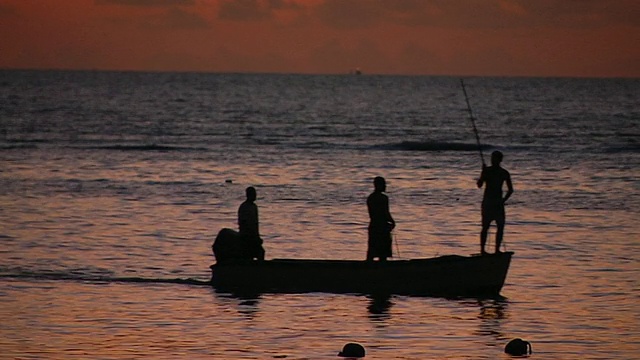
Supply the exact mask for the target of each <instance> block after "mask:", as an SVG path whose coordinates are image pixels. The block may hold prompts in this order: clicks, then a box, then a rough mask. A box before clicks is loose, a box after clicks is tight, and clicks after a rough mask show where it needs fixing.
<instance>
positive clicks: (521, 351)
mask: <svg viewBox="0 0 640 360" xmlns="http://www.w3.org/2000/svg"><path fill="white" fill-rule="evenodd" d="M504 352H505V353H507V354H509V355H514V356H522V355H527V354H531V344H530V343H529V342H528V341H524V340H522V339H520V338H515V339H513V340H511V341H509V343H508V344H507V346H505V347H504Z"/></svg>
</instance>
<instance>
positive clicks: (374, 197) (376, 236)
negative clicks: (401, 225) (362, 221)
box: [367, 176, 396, 261]
mask: <svg viewBox="0 0 640 360" xmlns="http://www.w3.org/2000/svg"><path fill="white" fill-rule="evenodd" d="M373 186H374V191H373V193H371V195H369V197H368V198H367V208H368V209H369V241H368V244H367V245H368V246H367V261H371V260H373V259H374V258H376V257H377V258H378V259H380V261H385V260H387V257H391V256H393V255H392V254H391V230H393V228H395V227H396V222H395V221H394V220H393V217H391V213H390V212H389V198H388V197H387V195H385V194H384V192H385V191H386V190H387V184H386V181H385V180H384V178H383V177H381V176H377V177H376V178H375V179H373Z"/></svg>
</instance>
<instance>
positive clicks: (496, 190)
mask: <svg viewBox="0 0 640 360" xmlns="http://www.w3.org/2000/svg"><path fill="white" fill-rule="evenodd" d="M500 162H502V153H501V152H500V151H494V152H493V153H491V166H489V167H487V166H484V165H483V167H482V174H481V175H480V178H479V179H478V188H481V187H482V185H483V184H485V188H484V197H483V198H482V231H481V232H480V252H481V253H482V254H483V255H484V254H486V251H485V250H484V246H485V244H486V243H487V232H488V231H489V226H490V225H491V222H492V221H495V222H496V227H497V231H496V253H499V252H500V244H502V236H503V234H504V223H505V211H504V203H505V202H506V201H507V199H509V197H510V196H511V194H513V184H512V183H511V175H510V174H509V172H508V171H507V170H505V169H503V168H502V167H500ZM504 183H506V184H507V193H506V194H505V195H504V197H502V185H503V184H504Z"/></svg>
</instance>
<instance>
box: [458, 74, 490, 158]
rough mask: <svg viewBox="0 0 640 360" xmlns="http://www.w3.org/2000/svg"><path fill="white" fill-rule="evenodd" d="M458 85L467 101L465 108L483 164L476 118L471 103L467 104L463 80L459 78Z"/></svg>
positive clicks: (467, 98)
mask: <svg viewBox="0 0 640 360" xmlns="http://www.w3.org/2000/svg"><path fill="white" fill-rule="evenodd" d="M460 85H462V92H463V93H464V100H465V101H466V102H467V110H468V111H469V119H471V125H473V132H474V133H475V134H476V142H477V144H478V152H480V160H482V166H485V165H486V164H485V162H484V155H483V154H482V146H481V145H480V135H478V128H477V127H476V120H475V119H474V117H473V111H471V104H469V97H468V96H467V89H465V87H464V80H462V79H460Z"/></svg>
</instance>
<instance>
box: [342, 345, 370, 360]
mask: <svg viewBox="0 0 640 360" xmlns="http://www.w3.org/2000/svg"><path fill="white" fill-rule="evenodd" d="M364 355H365V351H364V347H363V346H362V345H360V344H356V343H348V344H346V345H345V346H344V347H343V348H342V351H340V352H339V353H338V356H340V357H345V358H355V359H358V358H363V357H364Z"/></svg>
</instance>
